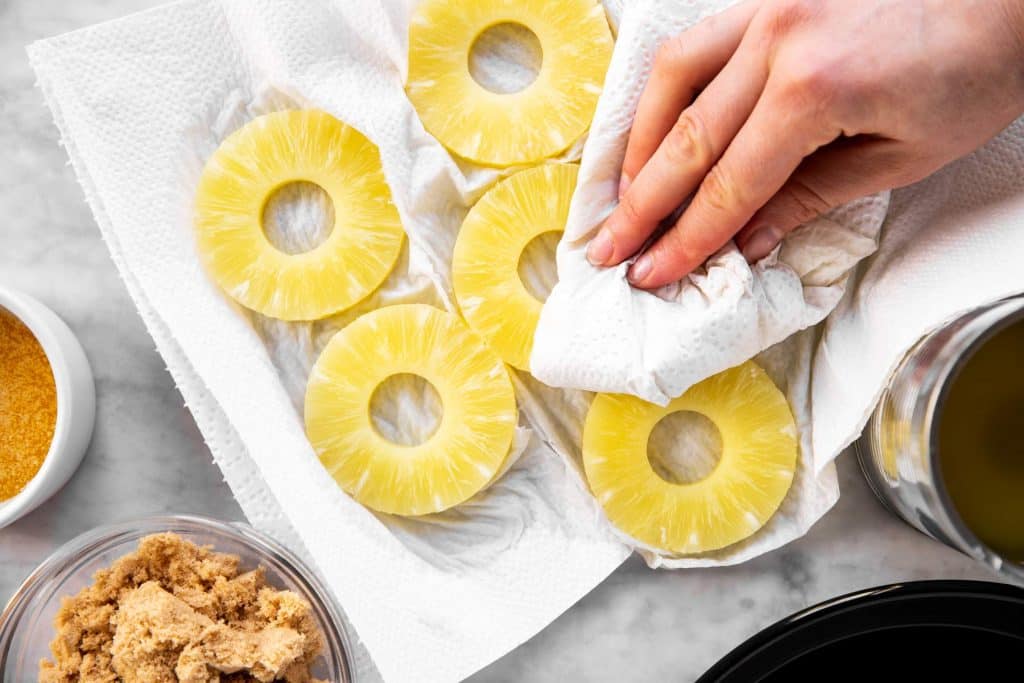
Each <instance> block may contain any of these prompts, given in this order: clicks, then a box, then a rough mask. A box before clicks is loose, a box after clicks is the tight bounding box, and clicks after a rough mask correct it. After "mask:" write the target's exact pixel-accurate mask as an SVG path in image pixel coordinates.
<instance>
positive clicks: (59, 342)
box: [0, 285, 96, 528]
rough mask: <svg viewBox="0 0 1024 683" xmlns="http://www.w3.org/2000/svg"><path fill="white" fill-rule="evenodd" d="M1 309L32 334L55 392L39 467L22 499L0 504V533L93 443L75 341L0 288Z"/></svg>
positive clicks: (54, 486)
mask: <svg viewBox="0 0 1024 683" xmlns="http://www.w3.org/2000/svg"><path fill="white" fill-rule="evenodd" d="M0 307H2V308H6V309H7V310H8V311H9V312H11V313H13V314H14V316H15V317H17V318H18V319H20V320H21V321H22V322H23V323H25V326H26V327H28V329H29V330H31V332H32V334H34V335H35V337H36V339H37V340H39V344H40V346H42V347H43V351H44V352H45V353H46V357H47V358H48V359H49V361H50V368H51V369H52V371H53V379H54V382H55V384H56V386H57V424H56V427H55V428H54V432H53V441H52V442H51V443H50V450H49V452H48V453H47V454H46V459H45V460H44V461H43V465H42V467H40V468H39V472H37V473H36V476H35V477H33V478H32V480H31V481H30V482H29V483H28V484H27V485H26V486H25V488H24V489H22V491H21V493H19V494H18V495H16V496H14V497H13V498H10V499H8V500H6V501H3V502H0V528H3V527H5V526H7V525H8V524H10V523H11V522H13V521H14V520H16V519H18V518H19V517H22V516H23V515H26V514H28V513H29V512H31V511H32V510H34V509H35V508H36V507H38V506H39V505H40V504H41V503H42V502H43V501H45V500H46V499H47V498H49V497H50V496H52V495H53V494H54V493H56V492H57V490H58V489H60V487H61V486H63V485H64V484H65V483H66V482H67V480H68V479H70V478H71V475H72V474H73V473H74V472H75V470H76V469H78V465H79V463H81V462H82V456H83V455H85V449H86V448H87V447H88V445H89V439H91V438H92V427H93V423H94V422H95V419H96V387H95V385H94V384H93V379H92V370H91V368H90V367H89V360H88V359H87V358H86V357H85V352H84V351H83V350H82V346H81V344H79V343H78V339H76V338H75V335H74V334H73V333H72V332H71V330H70V329H68V326H67V325H65V324H64V321H63V320H61V319H60V318H58V317H57V314H56V313H54V312H53V311H51V310H50V309H49V308H47V307H46V306H44V305H43V304H41V303H39V302H38V301H36V300H35V299H33V298H32V297H30V296H28V295H27V294H23V293H21V292H16V291H14V290H12V289H8V288H6V287H4V286H3V285H0Z"/></svg>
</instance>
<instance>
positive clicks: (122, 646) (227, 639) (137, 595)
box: [39, 534, 323, 683]
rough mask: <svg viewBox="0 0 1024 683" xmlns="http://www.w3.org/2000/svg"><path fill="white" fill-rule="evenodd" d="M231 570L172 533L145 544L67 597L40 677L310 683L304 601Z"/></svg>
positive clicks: (316, 641) (141, 682) (234, 564)
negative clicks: (51, 654) (90, 583)
mask: <svg viewBox="0 0 1024 683" xmlns="http://www.w3.org/2000/svg"><path fill="white" fill-rule="evenodd" d="M238 565H239V558H238V557H237V556H235V555H228V554H224V553H216V552H213V551H212V550H211V549H209V548H204V547H199V546H197V545H195V544H193V543H190V542H188V541H186V540H185V539H183V538H181V537H180V536H177V535H175V534H157V535H153V536H147V537H146V538H143V539H142V540H141V541H140V542H139V548H138V550H137V551H136V552H134V553H131V554H129V555H125V556H124V557H122V558H120V559H118V560H117V561H115V562H114V563H113V564H112V565H111V566H110V567H109V568H107V569H103V570H101V571H99V572H97V573H96V575H95V576H94V582H93V584H92V585H91V586H89V587H87V588H84V589H82V591H81V592H79V593H78V595H76V596H74V597H71V598H65V599H64V602H63V604H62V605H61V608H60V611H59V612H58V613H57V617H56V619H55V621H54V627H55V628H56V631H57V635H56V637H55V638H54V639H53V642H51V643H50V651H51V652H52V653H53V660H52V661H50V660H44V661H43V662H42V663H41V664H40V670H39V680H40V681H42V682H43V683H57V682H61V683H65V682H66V683H71V682H80V683H93V682H95V683H100V682H104V683H107V682H109V683H117V682H118V681H124V682H125V683H136V682H137V683H165V682H166V683H177V682H179V681H182V682H188V683H208V682H209V683H214V682H217V681H220V682H223V683H228V682H229V681H230V682H238V683H242V682H245V683H249V682H256V681H258V682H259V683H269V682H270V681H286V682H287V683H307V682H312V680H313V679H312V676H311V674H310V666H311V664H312V662H313V661H314V660H315V659H316V658H317V657H318V656H319V655H320V652H321V651H322V649H323V638H322V636H321V635H320V631H319V629H318V628H317V625H316V621H315V620H314V617H313V614H312V609H311V607H310V605H309V603H308V602H306V601H305V600H304V599H302V598H301V597H299V596H298V595H296V594H295V593H292V592H290V591H281V590H276V589H275V588H273V587H271V586H268V585H266V582H265V580H264V576H263V570H262V569H256V570H254V571H250V572H245V573H239V570H238Z"/></svg>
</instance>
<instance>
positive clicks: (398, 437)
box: [370, 372, 444, 446]
mask: <svg viewBox="0 0 1024 683" xmlns="http://www.w3.org/2000/svg"><path fill="white" fill-rule="evenodd" d="M443 415H444V404H443V403H442V402H441V395H440V394H439V393H437V389H436V388H435V387H434V385H433V384H431V383H430V382H429V381H428V380H427V379H425V378H423V377H421V376H420V375H416V374H413V373H408V372H403V373H398V374H395V375H391V376H390V377H388V378H387V379H385V380H384V381H383V382H381V383H380V384H379V385H377V388H376V389H375V390H374V391H373V395H372V396H371V397H370V421H371V422H372V423H373V427H374V429H376V430H377V433H378V434H380V435H381V436H382V437H384V438H385V439H387V440H388V441H390V442H392V443H395V444H398V445H399V446H419V445H420V444H423V443H426V442H427V441H429V440H430V437H432V436H433V435H434V433H435V432H436V431H437V429H438V427H440V426H441V417H442V416H443Z"/></svg>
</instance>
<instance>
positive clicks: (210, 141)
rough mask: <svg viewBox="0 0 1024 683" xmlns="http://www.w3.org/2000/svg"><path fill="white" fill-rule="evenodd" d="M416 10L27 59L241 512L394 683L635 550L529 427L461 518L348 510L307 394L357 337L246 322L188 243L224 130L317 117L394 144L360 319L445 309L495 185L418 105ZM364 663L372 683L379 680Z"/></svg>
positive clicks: (208, 28)
mask: <svg viewBox="0 0 1024 683" xmlns="http://www.w3.org/2000/svg"><path fill="white" fill-rule="evenodd" d="M410 10H411V3H388V4H387V5H386V6H385V5H380V4H378V3H370V2H364V3H347V2H345V3H343V2H338V3H329V2H322V3H316V2H290V3H281V2H264V3H249V2H238V3H233V2H225V3H218V2H210V1H190V2H184V3H179V4H176V5H173V6H168V7H165V8H159V9H156V10H153V11H150V12H146V13H143V14H140V15H136V16H133V17H129V18H127V19H124V20H121V21H116V22H112V23H108V24H104V25H101V26H97V27H92V28H88V29H84V30H82V31H78V32H76V33H74V34H70V35H66V36H61V37H58V38H55V39H52V40H49V41H45V42H42V43H38V44H36V45H35V46H33V47H32V48H31V50H30V56H31V59H32V61H33V65H34V66H35V68H36V71H37V74H38V76H39V80H40V84H41V86H42V88H43V91H44V93H45V95H46V97H47V100H48V102H49V104H50V106H51V108H52V109H53V112H54V115H55V118H56V120H57V123H58V126H59V127H60V129H61V132H62V137H63V142H64V144H65V145H66V147H67V149H68V152H69V154H70V156H71V158H72V162H73V164H74V166H75V170H76V173H77V174H78V177H79V179H80V181H81V183H82V185H83V188H84V189H85V191H86V195H87V198H88V200H89V203H90V205H91V207H92V209H93V211H94V213H95V215H96V217H97V221H98V222H99V224H100V227H101V229H102V230H103V233H104V237H105V239H106V240H107V242H108V245H109V247H110V249H111V252H112V253H113V254H114V258H115V262H116V263H117V265H118V267H119V269H120V270H121V272H122V274H123V276H124V278H125V281H126V283H127V285H128V287H129V290H130V291H131V293H132V295H133V297H134V299H135V301H136V304H137V305H138V306H139V308H140V311H142V314H143V318H144V320H145V321H146V323H147V325H148V328H149V330H150V332H151V333H152V334H153V336H154V337H155V338H156V340H157V345H158V347H159V348H160V350H161V352H162V353H163V354H164V357H165V359H166V360H167V362H168V365H169V366H170V367H171V371H172V374H173V375H174V376H175V378H176V380H177V381H178V382H179V386H180V387H181V389H182V392H183V394H184V395H185V397H186V400H187V402H188V404H189V407H190V408H191V409H192V410H193V412H195V413H196V419H197V422H198V424H199V425H200V428H201V429H203V431H204V435H206V437H207V439H208V440H209V443H210V445H211V449H212V450H213V452H214V456H215V458H216V460H217V462H218V464H220V465H221V467H222V468H223V470H224V473H225V476H226V478H227V479H228V481H229V483H230V484H231V486H232V489H233V491H234V492H235V493H236V495H237V496H238V498H239V502H240V503H241V504H242V506H243V508H244V509H245V511H246V514H247V515H248V516H249V518H250V519H251V520H252V521H253V523H254V524H256V525H257V526H259V527H260V528H263V529H265V530H269V531H271V532H274V533H276V535H278V536H279V537H282V538H283V539H284V540H286V541H288V542H291V543H292V544H293V545H296V546H298V547H300V548H303V549H304V550H305V552H306V554H307V557H309V558H311V559H312V560H313V561H314V562H315V563H316V566H317V567H318V568H319V570H320V572H321V573H322V574H323V576H324V577H325V578H326V580H327V581H328V583H329V585H330V586H331V588H332V590H333V591H334V592H335V594H336V596H337V597H338V600H339V602H340V603H341V605H342V607H343V608H344V610H345V612H346V614H347V616H348V618H349V621H350V622H351V624H352V625H353V626H354V629H355V632H356V633H357V634H358V636H359V638H360V639H361V641H362V643H363V645H365V648H366V651H368V653H369V655H370V656H371V657H372V659H373V661H374V662H376V669H379V674H380V675H381V676H382V677H383V678H385V679H386V680H389V681H453V680H458V679H461V678H463V677H465V676H467V675H469V674H470V673H472V672H473V671H475V670H477V669H479V668H480V667H482V666H484V665H486V664H487V663H489V662H491V661H493V660H494V659H496V658H497V657H499V656H500V655H501V654H503V653H504V652H506V651H508V650H509V649H511V648H513V647H514V646H515V645H517V644H519V643H520V642H522V641H524V640H526V639H527V638H529V637H530V636H531V635H533V634H534V633H536V632H537V631H539V630H540V629H541V628H543V627H544V626H545V625H546V624H548V623H549V622H550V621H551V620H552V619H554V618H555V617H556V616H557V615H558V614H560V613H561V612H562V611H564V610H565V609H566V608H568V607H569V606H570V605H571V604H572V603H574V602H575V601H576V600H578V599H579V598H580V597H582V596H583V595H584V594H585V593H587V592H588V591H589V590H590V589H591V588H593V586H595V585H596V584H597V583H599V582H600V581H601V580H602V579H603V578H604V577H605V576H606V575H607V574H608V573H609V572H611V571H612V570H613V569H614V568H615V567H616V566H618V564H619V563H620V562H621V561H622V560H623V559H625V557H626V556H627V555H628V553H629V550H628V548H626V547H625V546H624V545H623V544H622V543H620V542H619V541H618V540H617V539H615V538H614V536H613V535H612V534H611V532H610V530H609V528H608V527H607V525H606V524H605V523H604V521H603V520H602V518H601V515H600V512H599V509H598V507H597V505H596V504H595V502H594V501H593V499H592V498H591V497H590V496H589V494H588V493H587V492H586V489H585V486H584V485H583V483H582V481H581V480H580V478H579V476H578V474H577V472H576V471H575V469H574V468H573V467H572V466H571V465H570V464H569V459H568V458H569V457H570V456H568V455H567V454H564V455H559V454H556V453H555V452H554V451H553V450H552V449H551V447H550V446H549V445H547V443H546V442H545V440H544V439H542V438H541V437H540V436H538V435H537V434H534V433H533V432H532V431H531V430H529V429H528V428H527V427H526V426H525V421H524V427H523V428H522V429H521V430H520V432H519V439H518V444H519V446H520V449H521V450H522V454H521V456H520V457H519V459H518V461H516V463H515V464H514V465H513V467H512V469H511V471H509V472H508V473H507V474H506V475H505V476H504V477H503V478H502V479H501V480H500V481H499V482H498V483H497V484H496V485H495V486H494V487H492V489H490V490H489V491H488V492H487V493H486V494H485V495H484V496H481V497H480V498H478V499H476V500H474V501H472V503H470V504H468V505H466V506H462V507H460V508H459V510H457V511H453V512H451V513H448V514H446V515H441V516H437V517H434V518H431V519H429V520H415V521H405V520H397V519H394V518H385V517H383V516H381V517H378V516H375V515H373V514H371V513H370V512H368V511H367V510H366V509H364V508H363V507H362V506H360V505H359V504H357V503H355V502H354V501H352V500H351V499H350V498H349V497H348V496H346V495H345V494H344V493H342V492H341V491H340V490H339V489H338V487H337V486H336V485H335V484H334V482H333V480H331V479H330V477H329V476H328V475H327V474H326V472H325V471H324V470H323V468H322V467H321V466H320V464H319V461H318V460H317V459H316V457H315V455H314V454H313V453H312V451H311V449H310V447H309V444H308V443H307V441H306V438H305V435H304V431H303V426H302V421H301V415H300V413H299V412H298V411H297V410H296V408H295V398H296V395H297V393H299V394H300V393H301V391H302V388H303V386H302V385H303V384H304V382H303V381H301V380H297V378H300V377H301V375H302V374H303V373H304V371H305V367H306V364H307V363H308V362H309V361H310V359H311V358H312V357H313V356H314V355H315V352H316V350H318V346H319V345H322V343H323V342H324V341H325V337H326V336H328V335H329V334H330V332H331V330H332V326H334V327H337V326H338V325H341V324H343V323H344V321H345V320H344V318H340V319H336V320H333V321H325V322H323V323H319V324H317V325H299V326H292V327H287V326H282V325H280V324H279V323H276V322H274V321H268V320H266V319H257V318H255V317H252V316H250V315H249V314H248V312H246V311H244V310H242V309H240V308H239V307H237V306H236V305H234V304H233V303H231V302H230V301H229V300H228V299H227V298H226V297H225V296H224V295H223V294H222V293H221V292H220V291H219V290H217V289H216V287H214V286H213V285H212V284H211V282H210V280H209V278H208V277H207V276H206V274H205V273H204V272H203V270H202V268H201V267H200V265H199V261H198V259H197V257H196V254H195V249H194V241H193V238H192V228H191V212H192V208H191V207H192V201H193V194H194V188H195V183H196V180H197V178H198V173H199V170H200V168H201V164H202V161H203V160H205V158H206V157H207V156H208V154H209V153H210V152H212V151H213V149H214V148H215V147H216V145H217V144H218V143H219V141H220V140H221V139H223V137H224V136H226V135H227V133H229V132H230V131H231V130H233V129H234V128H236V127H237V126H238V125H241V124H242V123H243V122H244V121H246V120H248V119H251V118H252V117H253V116H256V115H259V114H261V113H264V112H266V111H270V110H274V109H281V108H289V107H305V106H317V107H320V108H323V109H326V110H328V111H330V112H332V113H333V114H335V115H336V116H337V117H338V118H341V119H343V120H345V121H346V122H348V123H350V124H352V125H354V126H356V127H358V128H359V129H360V130H362V131H363V132H364V133H365V134H367V135H368V136H369V137H370V138H371V139H372V140H374V141H375V142H376V143H377V144H378V145H379V146H380V148H381V155H382V158H383V163H384V166H385V172H386V175H387V178H388V181H389V184H390V185H391V187H392V190H393V194H394V198H395V202H396V204H397V206H398V207H399V211H400V213H401V215H402V219H403V223H404V225H405V227H406V229H407V232H408V235H409V244H408V246H407V248H406V250H405V253H404V254H403V257H402V259H401V262H400V264H399V266H398V268H397V269H396V271H395V273H394V274H393V275H392V276H391V277H390V278H389V280H388V282H387V283H386V284H385V285H384V286H383V287H382V288H381V289H380V290H379V291H378V292H377V293H376V294H375V295H374V297H373V298H372V300H371V301H369V302H367V303H366V304H364V305H363V308H362V309H361V310H366V307H369V306H374V305H384V304H386V303H394V302H398V301H425V302H428V303H433V304H435V305H441V306H449V307H450V304H449V300H450V298H449V295H448V292H449V291H450V287H449V283H448V269H449V258H450V252H451V247H452V245H453V243H454V238H455V235H456V234H457V230H458V227H459V225H460V223H461V219H462V216H463V214H464V213H465V211H466V208H467V207H468V206H469V205H470V204H471V203H472V201H474V200H475V199H476V198H477V197H478V196H479V195H480V194H481V193H482V192H483V191H484V190H485V189H486V187H487V186H489V185H490V184H492V183H493V181H494V179H495V173H494V172H492V171H485V170H480V169H473V168H466V167H461V168H460V166H459V165H457V164H456V163H455V162H453V161H452V159H451V158H450V157H449V156H448V155H447V153H445V152H444V150H443V149H442V148H441V147H440V145H438V144H437V143H436V142H435V141H434V140H433V139H432V138H430V137H429V136H428V135H427V134H426V133H425V132H424V131H423V130H422V127H421V126H420V124H419V120H418V118H417V117H416V114H415V112H414V111H413V110H412V108H411V106H410V105H409V104H408V101H407V100H406V99H405V96H404V92H403V89H402V80H403V79H402V74H401V72H402V70H403V69H404V42H405V39H404V36H405V34H406V29H407V21H408V17H409V15H410V14H411V11H410ZM577 153H578V152H577ZM355 313H356V312H355V311H353V312H351V313H350V315H354V314H355ZM522 407H523V412H524V414H525V413H527V412H528V411H529V410H530V409H531V407H530V406H529V405H525V404H524V405H523V406H522ZM551 409H552V410H554V409H556V408H555V407H552V408H551ZM356 649H357V652H356V665H357V669H358V672H357V675H358V676H359V680H367V679H372V678H375V677H377V671H375V670H374V666H373V664H372V663H371V662H370V658H369V657H367V656H366V651H363V650H362V646H359V647H357V648H356Z"/></svg>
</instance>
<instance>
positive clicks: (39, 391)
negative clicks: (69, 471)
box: [0, 308, 57, 501]
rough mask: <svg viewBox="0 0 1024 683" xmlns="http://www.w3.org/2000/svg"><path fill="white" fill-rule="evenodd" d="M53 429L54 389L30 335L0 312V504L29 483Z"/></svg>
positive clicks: (41, 353)
mask: <svg viewBox="0 0 1024 683" xmlns="http://www.w3.org/2000/svg"><path fill="white" fill-rule="evenodd" d="M56 426H57V385H56V384H55V382H54V380H53V370H52V369H51V368H50V361H49V360H48V359H47V358H46V353H45V352H44V351H43V347H42V346H40V344H39V340H37V339H36V338H35V336H34V335H33V334H32V331H31V330H29V329H28V328H27V327H26V326H25V324H24V323H22V322H21V321H20V320H18V319H17V318H16V317H14V316H13V315H12V314H11V313H10V312H9V311H7V310H5V309H3V308H0V501H3V500H7V499H8V498H13V497H14V496H16V495H17V494H18V493H20V492H21V490H22V489H23V488H25V485H26V484H28V482H29V481H31V480H32V478H33V477H34V476H36V473H37V472H38V471H39V468H40V467H42V465H43V460H45V459H46V454H47V453H48V452H49V451H50V442H51V441H53V431H54V429H55V428H56Z"/></svg>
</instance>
